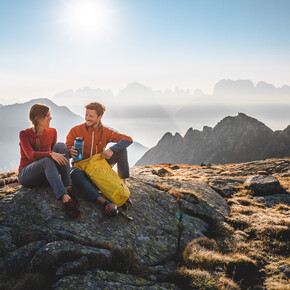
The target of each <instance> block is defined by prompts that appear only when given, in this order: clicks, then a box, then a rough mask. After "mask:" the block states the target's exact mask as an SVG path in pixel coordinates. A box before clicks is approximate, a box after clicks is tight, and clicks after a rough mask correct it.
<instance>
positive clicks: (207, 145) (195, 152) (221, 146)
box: [136, 113, 290, 166]
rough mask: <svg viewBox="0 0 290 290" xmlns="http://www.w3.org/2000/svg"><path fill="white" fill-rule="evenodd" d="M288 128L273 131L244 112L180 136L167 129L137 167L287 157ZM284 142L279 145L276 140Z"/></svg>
mask: <svg viewBox="0 0 290 290" xmlns="http://www.w3.org/2000/svg"><path fill="white" fill-rule="evenodd" d="M289 131H290V128H289V126H288V127H286V128H285V129H284V130H281V131H273V130H271V129H270V128H269V127H267V126H266V125H265V124H264V123H262V122H260V121H258V120H257V119H255V118H252V117H249V116H247V115H246V114H244V113H239V114H238V115H237V116H235V117H232V116H227V117H225V118H223V119H222V120H221V121H220V122H218V123H217V124H216V126H215V127H214V128H211V127H207V126H204V127H203V130H202V131H199V130H196V129H195V130H193V129H192V128H189V129H188V130H187V132H186V133H185V135H184V137H182V136H181V135H180V134H179V133H176V134H175V135H172V134H171V133H169V132H167V133H166V134H165V135H163V137H162V138H161V139H160V141H159V142H158V143H157V145H156V146H155V147H153V148H151V149H150V150H149V151H147V152H146V153H145V154H144V156H143V157H142V158H141V159H140V160H138V162H137V163H136V165H137V166H144V165H151V164H158V163H178V164H183V163H184V164H189V165H194V164H200V163H221V164H225V163H232V162H235V163H239V162H247V161H253V160H258V159H265V158H272V157H273V158H274V157H286V156H290V133H289ZM279 140H281V141H283V142H282V143H281V145H280V146H277V142H278V141H279Z"/></svg>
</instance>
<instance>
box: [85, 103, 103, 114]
mask: <svg viewBox="0 0 290 290" xmlns="http://www.w3.org/2000/svg"><path fill="white" fill-rule="evenodd" d="M85 108H86V109H88V110H95V111H96V113H97V115H98V116H102V115H103V114H104V112H105V111H106V108H105V106H104V105H102V104H100V103H98V102H93V103H89V104H88V105H86V106H85Z"/></svg>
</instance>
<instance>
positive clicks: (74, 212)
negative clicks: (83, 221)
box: [62, 199, 82, 219]
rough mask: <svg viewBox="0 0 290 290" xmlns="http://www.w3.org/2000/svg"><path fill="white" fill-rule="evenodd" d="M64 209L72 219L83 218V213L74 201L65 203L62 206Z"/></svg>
mask: <svg viewBox="0 0 290 290" xmlns="http://www.w3.org/2000/svg"><path fill="white" fill-rule="evenodd" d="M62 209H63V210H64V211H65V213H66V214H67V215H68V217H69V218H70V219H76V218H79V217H81V216H82V213H81V212H80V210H79V209H78V207H77V206H76V205H75V203H74V202H73V200H72V199H70V200H69V201H68V202H64V203H63V204H62Z"/></svg>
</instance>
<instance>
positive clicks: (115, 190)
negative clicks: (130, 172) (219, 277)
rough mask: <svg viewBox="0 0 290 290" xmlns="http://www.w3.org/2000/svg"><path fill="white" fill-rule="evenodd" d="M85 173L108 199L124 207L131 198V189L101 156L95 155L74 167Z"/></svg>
mask: <svg viewBox="0 0 290 290" xmlns="http://www.w3.org/2000/svg"><path fill="white" fill-rule="evenodd" d="M74 166H75V167H76V168H79V169H80V170H82V171H84V172H85V173H86V174H87V175H88V176H89V177H90V179H91V180H92V181H93V182H94V183H95V185H96V186H97V187H98V188H99V189H100V190H101V192H102V193H103V194H104V195H105V197H106V198H107V199H109V200H110V201H112V202H113V203H115V204H116V205H117V206H118V207H120V206H122V205H123V204H124V203H125V202H126V201H127V199H128V198H129V196H130V190H129V188H128V187H127V186H126V185H125V184H124V182H123V181H122V180H121V178H120V177H119V175H118V174H117V173H116V172H115V171H114V170H113V169H112V168H111V166H110V165H109V164H108V162H107V161H106V160H105V159H104V158H102V157H101V154H96V155H93V156H92V157H90V158H87V159H85V160H82V161H80V162H78V163H76V164H75V165H74Z"/></svg>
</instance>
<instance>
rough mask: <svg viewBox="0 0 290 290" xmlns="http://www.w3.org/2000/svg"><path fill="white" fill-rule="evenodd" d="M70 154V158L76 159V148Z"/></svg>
mask: <svg viewBox="0 0 290 290" xmlns="http://www.w3.org/2000/svg"><path fill="white" fill-rule="evenodd" d="M69 153H70V157H72V158H76V157H77V156H78V151H77V150H76V148H75V147H74V146H73V147H72V148H71V149H70V150H69Z"/></svg>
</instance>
